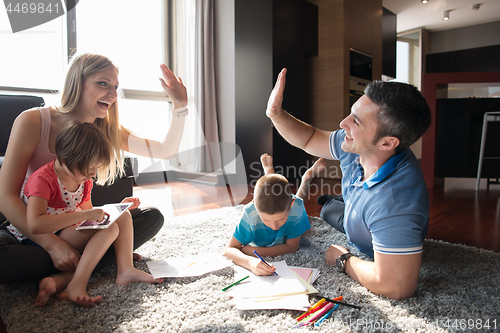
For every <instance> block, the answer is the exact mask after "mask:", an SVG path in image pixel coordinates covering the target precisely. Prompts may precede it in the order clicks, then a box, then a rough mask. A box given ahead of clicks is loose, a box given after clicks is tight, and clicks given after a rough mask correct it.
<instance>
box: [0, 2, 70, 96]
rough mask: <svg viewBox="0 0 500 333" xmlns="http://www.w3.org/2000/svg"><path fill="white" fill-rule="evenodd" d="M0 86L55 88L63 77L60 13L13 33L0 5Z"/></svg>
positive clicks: (61, 20) (5, 13)
mask: <svg viewBox="0 0 500 333" xmlns="http://www.w3.org/2000/svg"><path fill="white" fill-rule="evenodd" d="M0 8H3V9H0V45H1V47H2V52H0V73H2V74H1V75H0V87H17V88H27V90H28V89H38V90H41V89H44V90H47V91H50V90H57V89H59V88H60V87H61V86H62V82H63V80H64V57H65V52H64V46H63V35H64V33H65V31H64V30H63V28H64V22H65V20H64V19H63V16H61V17H59V18H56V19H54V20H52V21H50V22H47V23H45V24H42V25H39V26H37V27H34V28H31V29H29V30H25V31H21V32H18V33H15V34H14V33H12V30H11V27H10V23H9V22H10V21H9V18H8V16H7V12H6V11H5V7H4V6H0Z"/></svg>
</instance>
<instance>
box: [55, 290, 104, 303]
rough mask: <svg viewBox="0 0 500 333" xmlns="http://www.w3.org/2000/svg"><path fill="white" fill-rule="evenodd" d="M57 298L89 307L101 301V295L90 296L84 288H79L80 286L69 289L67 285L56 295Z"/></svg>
mask: <svg viewBox="0 0 500 333" xmlns="http://www.w3.org/2000/svg"><path fill="white" fill-rule="evenodd" d="M57 299H58V300H60V301H62V300H65V299H67V300H68V301H70V302H73V303H75V304H77V305H79V306H81V307H82V308H90V307H91V306H93V305H94V304H95V305H98V304H99V303H101V301H102V296H101V295H99V296H97V297H90V296H89V294H87V291H86V290H80V288H75V289H70V288H69V286H68V288H66V289H65V290H64V291H63V292H62V293H61V294H60V295H59V296H58V297H57Z"/></svg>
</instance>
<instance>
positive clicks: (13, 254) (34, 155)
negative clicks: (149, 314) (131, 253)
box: [0, 53, 187, 299]
mask: <svg viewBox="0 0 500 333" xmlns="http://www.w3.org/2000/svg"><path fill="white" fill-rule="evenodd" d="M160 68H161V72H162V75H163V78H161V79H160V81H161V85H162V87H163V88H164V89H165V91H166V92H167V93H168V95H169V96H170V98H171V99H172V102H173V108H172V110H171V111H170V110H165V112H172V113H173V117H172V121H171V123H170V126H168V124H165V127H166V128H167V127H168V131H167V133H166V136H165V139H164V140H163V141H162V142H159V141H154V140H147V139H145V138H141V137H138V136H137V135H135V134H134V133H132V132H131V131H130V130H128V129H127V128H125V127H123V126H121V125H120V124H119V119H118V106H117V98H118V93H117V90H118V87H119V81H118V68H117V67H116V66H115V65H114V64H113V63H112V62H111V61H110V60H109V59H108V58H106V57H104V56H101V55H96V54H88V53H87V54H82V55H80V56H78V57H76V58H75V59H74V60H73V62H72V64H71V66H70V69H69V71H68V73H67V75H66V80H65V84H64V87H63V90H62V96H61V105H58V106H50V107H42V108H35V109H30V110H27V111H24V112H23V113H22V114H21V115H19V116H18V118H17V119H16V121H15V122H14V125H13V127H12V132H11V135H10V139H9V144H8V146H7V151H6V153H5V158H4V162H3V164H2V168H1V169H0V197H1V198H2V200H0V212H1V213H2V214H3V215H4V216H5V218H2V220H8V223H10V224H12V225H13V226H14V227H15V228H16V229H17V230H19V232H21V233H22V234H23V235H24V236H26V237H28V238H29V239H31V240H32V241H34V242H35V243H37V244H38V245H40V247H34V246H25V245H22V244H20V243H19V242H18V241H17V240H16V239H15V238H13V237H11V235H9V234H8V233H7V230H5V224H4V225H3V226H2V227H1V228H2V229H4V230H0V267H1V268H0V283H9V282H19V281H28V280H35V279H42V281H41V282H40V285H39V297H38V298H44V299H47V296H50V295H53V294H56V293H58V292H59V291H62V290H64V288H65V287H66V285H67V284H68V282H69V281H70V280H71V277H72V274H73V272H74V271H75V269H76V267H77V265H78V262H79V259H80V253H79V252H78V251H77V250H76V249H75V248H73V247H72V246H70V245H69V244H67V243H66V242H64V241H63V240H62V239H60V238H59V237H57V236H56V235H54V234H53V233H45V234H38V235H35V234H32V233H31V232H30V231H29V228H28V227H27V221H26V204H25V203H24V202H23V201H22V199H21V197H20V193H21V192H22V189H23V187H24V184H25V182H26V180H27V179H28V177H29V176H30V175H31V173H33V172H34V171H35V170H37V169H38V168H39V167H41V166H42V165H44V164H47V163H48V162H50V161H52V160H54V159H55V158H56V156H55V154H54V153H55V141H56V137H57V135H58V134H59V133H60V132H61V131H62V129H63V128H64V127H65V126H66V125H67V124H68V123H69V122H71V121H77V122H81V123H84V122H88V123H94V124H96V125H97V126H98V127H99V128H101V130H102V131H103V132H104V133H105V135H106V136H107V139H108V140H109V141H110V142H111V145H112V151H111V156H110V157H111V165H110V167H108V168H106V169H105V170H100V171H99V172H98V174H97V182H98V183H99V184H105V183H112V182H113V180H114V178H115V177H116V176H119V175H121V174H122V173H123V151H128V152H131V153H134V154H138V155H143V156H149V155H150V154H153V156H154V157H155V158H167V157H171V156H173V155H175V154H176V153H177V150H178V148H179V143H180V141H181V137H182V133H183V129H184V120H185V118H184V116H185V115H186V114H187V108H186V105H187V92H186V88H185V87H184V85H183V83H182V80H181V79H180V78H179V77H175V76H174V75H173V73H172V71H171V70H170V69H169V68H168V67H167V66H165V65H164V64H163V65H161V66H160ZM0 217H1V216H0ZM132 217H133V235H134V249H135V248H137V247H139V246H141V245H142V244H144V243H145V242H146V241H147V240H149V239H151V238H152V237H153V236H154V235H155V234H156V233H157V232H158V231H159V230H160V228H161V226H162V225H163V216H162V215H161V213H160V212H159V211H158V210H157V209H154V208H152V209H143V210H135V211H134V212H132ZM1 222H3V221H0V223H1ZM106 258H107V259H108V261H111V260H112V259H114V254H111V253H108V254H106V255H105V256H104V258H103V260H106Z"/></svg>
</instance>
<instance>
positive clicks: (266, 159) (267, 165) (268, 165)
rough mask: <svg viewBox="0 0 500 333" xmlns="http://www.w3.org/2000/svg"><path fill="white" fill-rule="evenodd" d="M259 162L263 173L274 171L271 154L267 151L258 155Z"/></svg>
mask: <svg viewBox="0 0 500 333" xmlns="http://www.w3.org/2000/svg"><path fill="white" fill-rule="evenodd" d="M260 163H261V164H262V168H263V169H264V174H265V175H269V174H273V173H274V165H273V157H272V156H271V155H268V154H267V153H264V154H262V155H260Z"/></svg>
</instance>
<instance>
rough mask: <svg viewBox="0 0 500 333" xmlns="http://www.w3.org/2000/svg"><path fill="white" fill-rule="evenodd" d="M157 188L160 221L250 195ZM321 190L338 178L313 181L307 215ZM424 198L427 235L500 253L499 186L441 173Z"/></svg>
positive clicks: (186, 186)
mask: <svg viewBox="0 0 500 333" xmlns="http://www.w3.org/2000/svg"><path fill="white" fill-rule="evenodd" d="M292 184H293V183H292ZM145 189H150V187H149V186H146V187H144V188H137V189H136V191H135V193H136V195H138V196H139V197H140V198H141V200H142V201H143V203H149V202H151V198H148V197H147V196H145V195H144V196H143V195H142V194H141V192H143V193H144V194H146V193H147V192H149V193H150V194H151V193H152V192H151V191H144V190H145ZM161 191H166V192H165V193H168V196H169V198H168V199H167V204H165V200H164V199H160V198H163V197H164V195H163V194H162V193H161V192H159V194H158V195H154V197H155V198H156V199H159V200H161V201H157V202H154V200H153V201H152V204H151V205H153V206H156V207H160V209H162V212H163V214H164V215H165V217H166V220H167V219H168V218H169V217H173V216H176V215H183V214H189V213H195V212H199V211H202V210H206V209H215V208H221V207H225V206H231V205H233V204H239V203H242V204H245V203H248V202H250V201H251V200H252V198H253V195H252V188H251V187H250V186H247V185H240V186H236V187H233V188H232V191H231V192H232V199H231V196H229V195H228V190H227V189H226V188H224V187H217V186H212V185H206V184H201V183H194V182H174V183H169V184H167V185H165V186H163V189H162V190H161ZM323 193H328V194H333V195H340V181H338V180H328V179H315V180H314V181H313V183H312V185H311V188H310V196H309V198H308V199H307V200H306V202H305V206H306V210H307V213H308V214H309V215H311V216H319V213H320V211H321V206H319V205H318V204H317V203H316V199H317V197H318V196H319V195H321V194H323ZM143 198H144V199H143ZM429 200H430V212H429V217H430V221H429V233H428V236H427V238H430V239H435V240H443V241H446V242H451V243H460V244H465V245H470V246H475V247H478V248H482V249H487V250H492V251H495V252H500V185H490V189H489V190H486V184H485V181H484V180H483V181H482V184H481V187H480V190H479V191H475V179H458V178H451V179H448V178H447V179H446V182H445V185H444V186H441V187H437V188H434V189H429Z"/></svg>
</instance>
